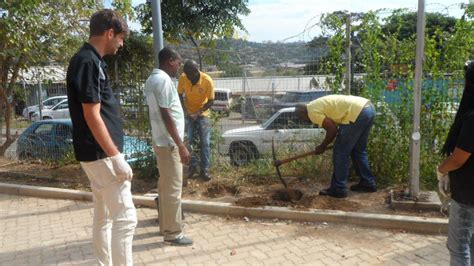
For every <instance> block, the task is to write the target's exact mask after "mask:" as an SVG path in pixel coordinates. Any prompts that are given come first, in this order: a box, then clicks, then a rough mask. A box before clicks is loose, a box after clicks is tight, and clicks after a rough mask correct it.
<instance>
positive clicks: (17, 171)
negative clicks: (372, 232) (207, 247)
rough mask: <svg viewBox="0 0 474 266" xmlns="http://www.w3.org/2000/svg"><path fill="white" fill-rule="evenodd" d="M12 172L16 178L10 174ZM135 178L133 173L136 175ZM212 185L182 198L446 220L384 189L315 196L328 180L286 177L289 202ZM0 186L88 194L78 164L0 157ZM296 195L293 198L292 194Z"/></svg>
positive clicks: (152, 183)
mask: <svg viewBox="0 0 474 266" xmlns="http://www.w3.org/2000/svg"><path fill="white" fill-rule="evenodd" d="M12 173H14V174H12ZM135 174H136V175H137V176H139V175H138V174H137V173H135ZM213 177H214V178H213V180H211V181H209V182H204V181H202V180H200V179H191V180H188V182H187V186H186V187H184V188H183V198H184V199H194V200H209V201H220V202H231V203H234V204H237V205H239V206H245V207H256V206H264V205H268V206H286V207H293V208H296V209H302V210H305V209H328V210H341V211H352V212H366V213H382V214H398V215H414V216H422V217H446V216H445V215H444V214H442V213H441V212H426V211H408V210H403V211H402V210H394V209H393V208H391V207H390V202H389V193H390V190H393V191H400V190H401V188H382V189H379V191H378V192H376V193H355V192H349V196H348V197H347V198H344V199H336V198H331V197H324V196H319V195H318V192H319V190H320V189H322V188H324V187H325V186H326V185H327V184H328V182H329V181H328V180H321V181H320V182H314V180H308V179H307V178H305V177H286V178H285V179H286V180H287V182H288V184H289V188H290V190H291V193H290V194H292V195H290V196H293V197H292V199H288V194H287V193H282V192H284V191H283V189H284V187H283V185H282V184H281V183H280V182H279V181H278V179H277V178H275V177H254V178H248V179H247V181H246V182H240V183H238V184H237V183H236V182H235V180H233V179H232V178H230V177H223V176H219V175H218V174H216V173H214V174H213ZM0 182H4V183H15V184H27V185H34V186H49V187H59V188H70V189H77V190H83V191H90V188H89V181H88V179H87V176H86V175H85V174H84V172H83V171H82V170H81V168H80V165H79V164H71V165H65V166H54V165H46V164H42V163H40V162H38V161H30V162H20V161H9V160H7V159H5V158H3V157H0ZM156 186H157V178H154V177H150V178H134V180H133V182H132V192H133V193H134V194H136V195H143V194H147V193H156ZM294 193H296V194H297V195H295V194H294Z"/></svg>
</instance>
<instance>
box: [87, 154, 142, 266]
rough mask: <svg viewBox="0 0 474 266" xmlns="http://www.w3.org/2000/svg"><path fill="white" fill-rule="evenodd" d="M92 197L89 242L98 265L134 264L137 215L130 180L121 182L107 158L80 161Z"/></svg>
mask: <svg viewBox="0 0 474 266" xmlns="http://www.w3.org/2000/svg"><path fill="white" fill-rule="evenodd" d="M81 166H82V169H83V170H84V172H86V175H87V177H88V178H89V181H90V183H91V188H92V198H93V200H94V220H93V224H92V244H93V246H94V253H95V255H96V258H97V263H98V264H99V265H133V254H132V241H133V234H134V232H135V227H136V225H137V214H136V211H135V205H134V204H133V200H132V193H131V190H130V189H131V183H130V182H129V181H125V182H123V181H120V180H118V179H117V176H116V175H115V171H114V169H113V166H112V161H111V160H110V158H105V159H101V160H97V161H93V162H81Z"/></svg>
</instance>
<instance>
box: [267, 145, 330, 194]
mask: <svg viewBox="0 0 474 266" xmlns="http://www.w3.org/2000/svg"><path fill="white" fill-rule="evenodd" d="M332 147H333V145H329V146H328V147H327V149H330V148H332ZM315 152H316V151H314V150H313V151H308V152H305V153H301V154H298V155H295V156H292V157H288V158H286V159H283V160H278V159H277V158H276V152H275V139H274V138H272V155H273V165H274V166H275V168H276V172H277V174H278V178H280V180H281V182H282V183H283V185H284V186H285V188H288V183H286V181H285V180H284V179H283V177H282V176H281V172H280V165H282V164H285V163H289V162H292V161H294V160H297V159H300V158H304V157H307V156H311V155H315V154H316V153H315Z"/></svg>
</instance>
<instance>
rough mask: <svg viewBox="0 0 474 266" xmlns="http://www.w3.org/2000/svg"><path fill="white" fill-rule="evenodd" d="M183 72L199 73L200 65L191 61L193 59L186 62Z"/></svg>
mask: <svg viewBox="0 0 474 266" xmlns="http://www.w3.org/2000/svg"><path fill="white" fill-rule="evenodd" d="M183 71H184V72H185V73H186V72H188V71H192V72H195V71H199V65H198V64H197V63H196V61H194V60H191V59H189V60H186V62H185V63H184V66H183Z"/></svg>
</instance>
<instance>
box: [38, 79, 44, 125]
mask: <svg viewBox="0 0 474 266" xmlns="http://www.w3.org/2000/svg"><path fill="white" fill-rule="evenodd" d="M42 92H43V87H42V85H41V73H39V72H38V108H39V120H43V101H42V99H41V94H42Z"/></svg>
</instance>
